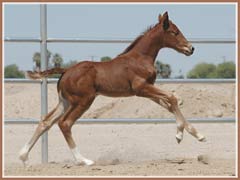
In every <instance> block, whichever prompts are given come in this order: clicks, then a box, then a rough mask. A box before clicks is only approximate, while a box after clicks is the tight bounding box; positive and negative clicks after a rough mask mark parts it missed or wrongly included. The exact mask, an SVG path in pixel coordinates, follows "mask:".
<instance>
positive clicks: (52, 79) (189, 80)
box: [4, 78, 236, 84]
mask: <svg viewBox="0 0 240 180" xmlns="http://www.w3.org/2000/svg"><path fill="white" fill-rule="evenodd" d="M47 82H48V83H49V84H53V83H57V82H58V79H55V78H49V79H47ZM235 82H236V79H156V83H174V84H176V83H208V84H209V83H235ZM4 83H29V84H31V83H35V84H39V83H42V80H41V79H37V80H32V79H12V78H5V79H4Z"/></svg>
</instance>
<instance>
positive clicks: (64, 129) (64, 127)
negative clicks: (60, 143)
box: [58, 121, 71, 132]
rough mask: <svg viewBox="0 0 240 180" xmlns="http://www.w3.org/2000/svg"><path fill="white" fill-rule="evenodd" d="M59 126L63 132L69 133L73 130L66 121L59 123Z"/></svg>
mask: <svg viewBox="0 0 240 180" xmlns="http://www.w3.org/2000/svg"><path fill="white" fill-rule="evenodd" d="M58 126H59V128H60V129H61V131H62V132H67V131H69V130H70V128H71V127H70V126H69V125H68V124H67V123H66V122H65V121H59V122H58Z"/></svg>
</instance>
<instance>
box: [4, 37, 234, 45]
mask: <svg viewBox="0 0 240 180" xmlns="http://www.w3.org/2000/svg"><path fill="white" fill-rule="evenodd" d="M133 40H134V39H82V38H48V39H47V40H46V41H47V43H131V42H133ZM4 41H5V42H15V43H18V42H20V43H24V42H25V43H41V42H42V40H41V39H40V38H12V37H5V39H4ZM189 42H191V43H195V44H196V43H197V44H235V43H236V40H235V39H229V38H223V39H213V38H192V39H189Z"/></svg>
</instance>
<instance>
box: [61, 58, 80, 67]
mask: <svg viewBox="0 0 240 180" xmlns="http://www.w3.org/2000/svg"><path fill="white" fill-rule="evenodd" d="M77 63H78V61H77V60H70V61H69V62H67V63H64V64H63V65H62V67H64V68H68V67H71V66H73V65H75V64H77Z"/></svg>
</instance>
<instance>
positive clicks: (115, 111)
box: [4, 84, 236, 176]
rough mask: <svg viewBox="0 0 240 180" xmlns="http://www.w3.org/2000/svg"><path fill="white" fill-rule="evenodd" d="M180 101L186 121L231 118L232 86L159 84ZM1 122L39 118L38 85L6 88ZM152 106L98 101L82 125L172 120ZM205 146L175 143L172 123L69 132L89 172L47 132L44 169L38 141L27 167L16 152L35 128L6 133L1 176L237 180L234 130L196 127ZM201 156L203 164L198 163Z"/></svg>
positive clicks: (54, 132) (52, 92) (56, 133)
mask: <svg viewBox="0 0 240 180" xmlns="http://www.w3.org/2000/svg"><path fill="white" fill-rule="evenodd" d="M158 86H159V88H162V89H164V90H168V91H172V92H173V93H174V94H176V96H177V97H178V98H179V101H180V102H181V106H180V108H181V110H182V112H183V114H184V115H185V117H187V118H192V117H202V118H204V117H234V116H235V85H234V84H194V85H193V84H184V85H183V84H163V85H158ZM4 91H5V92H4V101H5V102H4V117H5V119H7V118H36V119H39V117H40V85H38V84H35V85H33V84H31V85H30V84H5V88H4ZM48 94H49V99H48V105H49V110H51V109H52V108H53V107H54V106H55V105H56V103H57V100H58V98H57V94H56V85H55V84H51V85H49V88H48ZM171 117H173V116H172V115H171V114H170V113H169V112H167V111H166V110H165V109H163V108H161V107H160V106H158V105H157V104H155V103H153V102H151V101H149V100H147V99H144V98H137V97H130V98H108V97H103V96H99V97H97V98H96V100H95V102H94V103H93V105H92V107H91V108H90V109H89V110H88V111H87V112H86V113H85V114H84V115H83V118H171ZM194 125H195V126H196V127H197V129H199V131H201V132H202V133H203V134H204V135H206V137H207V139H208V141H207V142H205V143H200V142H198V141H197V140H196V139H194V138H193V137H192V136H191V135H189V134H187V133H185V135H184V140H183V142H181V144H177V142H176V140H175V133H176V125H175V124H102V125H96V124H91V125H83V124H80V125H79V124H78V125H75V126H74V127H73V135H74V137H75V141H76V142H77V144H78V145H79V147H80V150H81V153H82V154H83V155H84V156H86V157H88V158H90V159H93V160H94V161H95V162H96V164H95V165H94V166H90V167H86V166H76V165H74V163H73V162H74V161H73V157H72V155H71V153H70V151H69V149H68V147H67V144H66V142H65V140H64V138H63V136H62V134H61V132H60V130H59V128H58V127H57V126H56V125H55V126H54V127H53V128H52V129H51V130H50V131H49V163H48V164H45V165H42V164H41V147H40V144H41V141H39V142H37V144H36V146H34V148H33V150H32V152H31V153H30V157H29V158H30V159H29V162H28V165H29V167H28V168H24V167H23V166H22V164H21V162H20V161H19V160H18V152H19V150H20V149H21V147H22V146H23V145H24V144H25V143H26V142H27V141H28V140H29V138H30V137H31V136H32V134H33V132H34V129H35V127H36V125H5V126H4V130H5V131H4V174H5V175H6V176H176V175H177V176H235V175H236V173H235V168H236V167H235V159H236V158H235V157H236V151H235V149H236V143H235V142H236V140H235V136H236V134H235V132H236V131H235V123H224V124H211V123H210V124H196V123H194ZM199 155H204V162H205V161H206V162H207V164H204V163H203V162H201V161H198V160H197V158H198V156H199Z"/></svg>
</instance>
